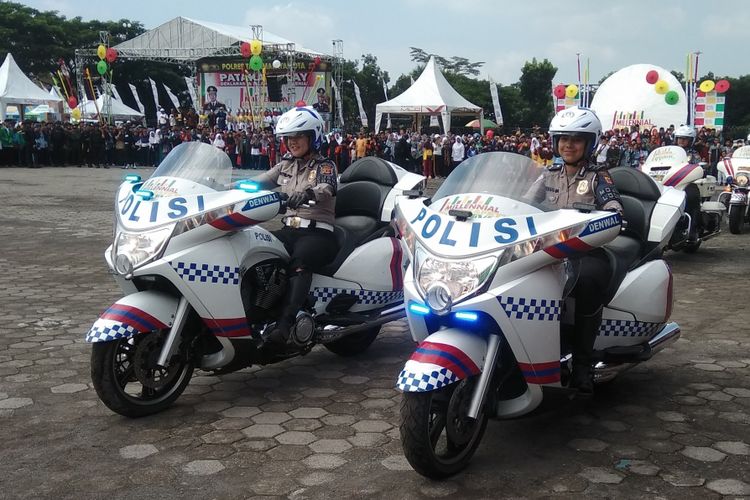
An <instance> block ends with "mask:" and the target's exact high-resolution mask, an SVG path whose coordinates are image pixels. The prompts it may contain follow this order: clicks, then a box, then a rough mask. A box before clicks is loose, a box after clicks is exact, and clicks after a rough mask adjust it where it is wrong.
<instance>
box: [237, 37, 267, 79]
mask: <svg viewBox="0 0 750 500" xmlns="http://www.w3.org/2000/svg"><path fill="white" fill-rule="evenodd" d="M261 52H263V42H261V41H260V40H257V39H256V40H250V43H248V42H242V43H241V44H240V54H242V57H244V58H250V60H249V61H248V63H247V67H248V68H250V69H251V70H253V71H260V70H262V69H263V58H262V57H260V53H261Z"/></svg>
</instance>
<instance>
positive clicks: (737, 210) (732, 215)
mask: <svg viewBox="0 0 750 500" xmlns="http://www.w3.org/2000/svg"><path fill="white" fill-rule="evenodd" d="M744 224H745V207H743V206H740V205H730V206H729V232H730V233H732V234H742V230H743V229H744V228H743V227H742V226H743V225H744Z"/></svg>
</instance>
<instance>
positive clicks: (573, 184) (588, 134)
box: [529, 107, 622, 395]
mask: <svg viewBox="0 0 750 500" xmlns="http://www.w3.org/2000/svg"><path fill="white" fill-rule="evenodd" d="M549 133H550V136H551V137H552V149H553V152H554V154H555V156H558V157H560V158H562V160H563V163H562V164H560V163H558V164H553V165H552V166H550V167H547V168H546V169H545V171H544V173H543V174H542V175H541V176H540V178H539V180H537V181H536V182H535V183H534V185H533V187H532V188H531V190H530V192H529V197H530V198H532V199H534V201H537V202H539V203H542V204H544V205H545V206H547V207H549V208H550V209H553V210H556V209H564V208H573V204H574V203H585V204H588V205H594V206H596V208H597V209H598V210H616V211H617V212H620V213H622V205H621V204H620V195H619V193H618V192H617V189H616V188H615V186H614V183H613V182H612V178H611V177H610V176H609V174H608V173H607V172H606V171H603V170H600V169H598V168H597V166H596V164H595V163H594V162H593V161H592V154H593V153H594V149H595V148H596V144H597V142H598V140H599V136H600V135H601V133H602V124H601V122H600V121H599V118H598V117H597V116H596V114H595V113H594V112H593V111H592V110H590V109H588V108H579V107H574V108H568V109H564V110H562V111H560V112H559V113H557V115H555V117H554V118H552V122H551V123H550V126H549ZM580 269H581V271H580V275H579V277H578V282H577V283H576V286H575V288H574V290H573V293H574V296H575V298H576V309H575V327H576V333H575V335H574V338H573V345H572V350H573V375H572V378H571V383H570V385H571V387H575V388H578V390H579V393H581V394H582V395H588V394H591V393H592V392H593V381H592V378H591V372H590V371H591V363H592V356H593V350H594V342H595V341H596V335H597V333H598V331H599V326H600V325H601V321H602V307H603V305H604V304H602V300H601V297H602V294H603V293H604V290H606V288H607V285H608V284H609V279H610V276H611V274H612V269H611V267H610V264H609V259H608V258H607V256H606V254H604V252H603V251H601V250H593V251H591V252H589V253H587V254H586V255H584V256H583V257H582V258H581V261H580Z"/></svg>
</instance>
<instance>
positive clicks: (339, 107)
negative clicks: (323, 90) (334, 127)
mask: <svg viewBox="0 0 750 500" xmlns="http://www.w3.org/2000/svg"><path fill="white" fill-rule="evenodd" d="M331 88H332V89H333V91H334V92H336V109H337V110H338V114H339V127H341V128H344V106H343V105H342V104H341V92H339V88H338V86H337V85H336V80H331Z"/></svg>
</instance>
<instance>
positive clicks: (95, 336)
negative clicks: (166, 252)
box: [86, 290, 178, 343]
mask: <svg viewBox="0 0 750 500" xmlns="http://www.w3.org/2000/svg"><path fill="white" fill-rule="evenodd" d="M177 304H178V299H177V297H173V296H171V295H167V294H165V293H162V292H156V291H152V290H147V291H144V292H137V293H133V294H130V295H126V296H125V297H123V298H121V299H120V300H118V301H117V302H115V303H114V304H112V305H111V306H110V307H109V308H108V309H107V310H106V311H104V312H103V313H102V314H101V316H99V319H97V320H96V322H95V323H94V324H93V326H92V327H91V329H90V330H89V332H88V333H87V334H86V342H90V343H95V342H110V341H112V340H117V339H120V338H130V337H133V336H135V335H136V334H138V333H148V332H152V331H154V330H162V329H165V328H171V327H172V323H173V321H174V317H175V312H176V311H177Z"/></svg>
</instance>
